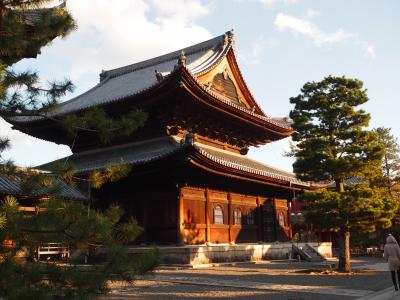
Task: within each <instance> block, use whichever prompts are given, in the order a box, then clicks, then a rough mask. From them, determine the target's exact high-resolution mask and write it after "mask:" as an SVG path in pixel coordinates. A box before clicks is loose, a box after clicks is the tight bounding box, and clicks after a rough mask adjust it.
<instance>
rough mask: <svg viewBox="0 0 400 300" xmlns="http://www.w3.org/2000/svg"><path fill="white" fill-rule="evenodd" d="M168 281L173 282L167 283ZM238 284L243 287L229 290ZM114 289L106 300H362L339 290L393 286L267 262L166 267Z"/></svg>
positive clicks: (376, 278)
mask: <svg viewBox="0 0 400 300" xmlns="http://www.w3.org/2000/svg"><path fill="white" fill-rule="evenodd" d="M383 262H384V261H383V259H382V258H370V257H366V258H357V259H353V263H352V266H354V267H360V266H361V268H362V267H363V266H365V267H368V265H373V264H379V263H383ZM318 268H319V269H320V270H318ZM312 270H315V271H314V272H312ZM174 278H175V279H176V278H178V279H179V280H175V281H180V283H178V282H173V281H174ZM165 279H166V281H169V282H165V281H164V280H165ZM160 280H161V281H160ZM182 280H183V282H182ZM207 282H208V283H210V284H216V285H217V286H213V285H210V284H207ZM247 282H248V283H249V284H248V286H246V283H247ZM219 283H221V286H219ZM235 283H238V285H241V286H224V284H225V285H231V284H232V285H235ZM243 283H245V284H244V285H243ZM257 283H269V284H275V285H282V286H283V288H282V289H280V288H279V287H278V288H277V287H271V290H269V289H268V288H260V289H256V288H254V284H257ZM286 285H288V286H289V289H290V288H291V287H293V286H295V287H296V286H311V287H315V288H317V289H318V288H320V287H322V288H323V289H325V292H322V293H321V294H316V293H315V292H314V293H311V292H309V291H307V289H306V290H302V291H301V292H293V291H290V290H289V291H287V290H285V286H286ZM111 286H112V292H111V294H110V295H109V296H107V297H106V298H103V299H276V300H300V299H302V300H306V299H310V300H314V299H324V300H339V299H340V300H350V299H357V298H358V297H355V296H348V295H344V294H343V292H342V294H340V292H338V293H337V294H335V293H336V292H335V291H336V290H338V291H339V290H341V289H344V291H345V293H346V291H347V290H348V291H350V292H351V291H355V292H357V291H358V292H360V293H363V292H364V293H368V291H369V292H372V291H374V292H376V291H380V290H383V289H385V288H388V287H390V286H391V281H390V275H389V274H388V272H384V271H377V270H360V271H355V272H354V273H352V274H349V275H345V274H337V273H334V272H333V273H329V274H321V267H320V266H318V265H314V264H311V263H303V262H301V263H298V262H263V263H258V264H240V265H235V266H227V265H225V266H219V267H210V268H205V269H187V268H174V267H161V268H159V269H158V270H157V271H156V272H155V273H154V275H151V276H146V277H145V278H143V279H142V280H137V281H136V282H135V283H134V284H132V285H123V284H122V285H121V284H118V283H113V284H112V285H111ZM252 286H253V288H251V287H252Z"/></svg>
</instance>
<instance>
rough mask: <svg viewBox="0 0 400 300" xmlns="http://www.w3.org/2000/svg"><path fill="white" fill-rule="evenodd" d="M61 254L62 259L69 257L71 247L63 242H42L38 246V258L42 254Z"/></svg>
mask: <svg viewBox="0 0 400 300" xmlns="http://www.w3.org/2000/svg"><path fill="white" fill-rule="evenodd" d="M46 255H47V256H48V255H59V256H60V258H62V259H67V258H68V257H69V247H68V246H66V245H64V244H61V243H42V244H40V246H39V247H38V248H37V259H38V260H40V257H41V256H46Z"/></svg>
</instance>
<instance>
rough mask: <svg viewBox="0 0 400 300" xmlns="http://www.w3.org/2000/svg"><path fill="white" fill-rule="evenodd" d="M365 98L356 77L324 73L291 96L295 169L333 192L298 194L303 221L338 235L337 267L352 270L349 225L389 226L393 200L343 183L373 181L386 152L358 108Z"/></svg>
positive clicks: (366, 188) (353, 226)
mask: <svg viewBox="0 0 400 300" xmlns="http://www.w3.org/2000/svg"><path fill="white" fill-rule="evenodd" d="M367 101H368V96H367V93H366V90H365V89H363V83H362V82H361V81H360V80H358V79H349V78H345V77H334V76H328V77H326V78H324V79H323V80H322V81H320V82H308V83H306V84H305V85H304V86H303V88H302V89H301V94H300V95H298V96H297V97H292V98H290V102H291V103H292V104H294V105H295V107H294V109H293V110H292V111H291V112H290V117H291V118H292V119H293V124H292V127H293V129H294V130H295V133H294V134H293V141H294V142H296V144H295V146H294V147H293V148H292V152H291V155H292V156H294V157H295V158H296V161H295V163H294V164H293V169H294V172H295V173H296V175H297V176H298V177H299V178H301V179H303V180H310V181H314V182H318V181H328V182H332V181H334V182H335V183H336V191H331V190H325V189H322V190H317V191H307V192H305V193H304V195H302V197H301V198H302V200H303V201H304V203H305V205H304V209H305V211H306V219H307V221H309V222H312V223H313V224H315V225H316V226H317V227H322V228H326V229H328V230H332V231H337V232H338V233H339V246H340V251H339V265H338V266H339V269H340V270H341V271H345V272H349V271H350V229H352V228H359V229H360V230H365V231H372V230H374V229H375V227H376V226H381V227H388V226H390V224H391V219H392V218H393V215H394V214H393V213H394V211H395V209H396V208H397V203H396V201H395V200H394V199H393V198H392V197H386V196H384V195H382V194H381V191H380V190H379V189H373V188H371V187H368V186H360V185H354V186H348V187H347V190H345V187H344V180H345V179H346V178H351V177H361V178H368V179H371V178H373V177H376V176H377V175H379V174H381V159H382V157H383V154H384V149H383V147H382V144H381V143H380V141H379V139H378V134H377V133H376V132H373V131H369V130H366V129H365V127H366V126H368V123H369V120H370V115H369V114H367V113H366V112H365V111H364V110H362V109H359V106H360V105H362V104H365V103H366V102H367Z"/></svg>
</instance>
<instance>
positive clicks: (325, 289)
mask: <svg viewBox="0 0 400 300" xmlns="http://www.w3.org/2000/svg"><path fill="white" fill-rule="evenodd" d="M154 281H160V282H172V283H180V284H188V285H204V286H217V287H235V288H245V289H257V290H267V291H270V290H276V291H280V292H297V293H312V294H328V295H339V296H348V297H363V296H367V295H369V294H372V293H373V291H370V290H356V289H344V288H337V287H334V286H311V285H297V284H296V285H294V284H274V283H265V282H254V281H241V280H215V279H210V280H204V278H196V277H190V278H188V277H169V276H156V278H155V279H154Z"/></svg>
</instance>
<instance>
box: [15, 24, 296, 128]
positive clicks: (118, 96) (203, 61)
mask: <svg viewBox="0 0 400 300" xmlns="http://www.w3.org/2000/svg"><path fill="white" fill-rule="evenodd" d="M233 45H234V41H233V32H232V31H229V32H227V33H225V34H223V35H220V36H218V37H215V38H213V39H210V40H208V41H205V42H202V43H199V44H196V45H193V46H190V47H187V48H184V49H180V50H178V51H175V52H172V53H168V54H165V55H162V56H159V57H155V58H152V59H149V60H145V61H142V62H139V63H135V64H131V65H128V66H125V67H121V68H117V69H113V70H109V71H103V72H102V73H101V74H100V82H99V84H97V85H96V86H94V87H93V88H92V89H90V90H88V91H87V92H85V93H83V94H81V95H79V96H77V97H75V98H73V99H71V100H69V101H66V102H63V103H62V104H60V106H59V107H57V108H55V109H54V110H52V111H51V112H50V113H49V114H48V116H50V117H51V116H57V115H63V114H67V113H71V112H78V111H81V110H85V109H88V108H91V107H96V106H99V105H106V104H110V103H112V102H118V101H121V100H124V99H127V98H129V97H132V96H136V95H140V94H142V93H144V92H146V91H149V90H151V89H154V88H156V87H157V86H160V85H162V84H163V83H164V82H166V81H167V80H168V79H169V78H170V77H171V76H170V75H172V74H174V73H176V72H178V71H179V69H180V68H183V69H184V70H185V71H186V73H187V75H188V76H191V77H192V78H193V80H195V81H196V82H197V84H198V85H199V86H200V87H201V89H203V91H204V92H205V93H207V94H210V95H212V96H213V97H214V98H215V99H217V100H218V101H221V102H224V103H225V104H226V105H228V106H230V107H233V108H234V109H236V110H238V111H241V113H244V114H246V115H249V116H252V117H255V118H257V119H260V120H262V121H264V122H268V123H271V124H274V125H275V126H278V127H280V128H283V129H284V130H287V131H290V130H291V128H290V124H289V123H288V122H286V121H285V120H284V119H274V118H270V117H268V116H267V115H266V114H265V113H264V112H263V111H262V110H261V108H260V107H259V105H258V104H257V103H256V101H255V100H254V98H253V96H252V94H251V93H250V91H249V89H248V88H247V85H246V84H245V82H244V79H243V77H242V75H241V73H240V70H239V67H238V65H237V63H236V58H235V55H234V51H233ZM228 53H230V55H229V59H230V60H231V61H232V64H233V65H234V66H233V67H234V68H235V69H236V70H237V73H238V74H239V75H238V76H239V77H240V82H241V84H242V88H243V89H244V90H245V91H246V95H248V98H249V99H247V100H248V101H249V102H250V103H251V104H252V106H253V107H252V108H251V109H249V108H246V107H242V106H239V105H237V104H235V103H232V102H231V101H229V99H228V98H225V97H223V96H222V95H218V94H216V93H214V92H212V91H211V90H210V89H209V88H207V86H205V85H204V84H202V83H201V82H200V81H199V80H197V77H198V76H200V75H202V74H204V73H205V72H208V71H209V70H210V69H212V68H214V67H215V66H216V65H218V63H219V62H221V60H222V59H224V58H225V57H227V55H228ZM179 61H181V62H182V63H181V64H179ZM178 64H179V65H178ZM42 119H43V118H41V117H16V118H13V119H12V120H10V122H11V123H14V124H15V123H26V122H33V121H37V120H42Z"/></svg>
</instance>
